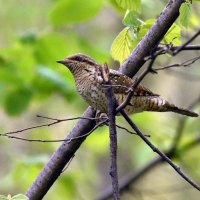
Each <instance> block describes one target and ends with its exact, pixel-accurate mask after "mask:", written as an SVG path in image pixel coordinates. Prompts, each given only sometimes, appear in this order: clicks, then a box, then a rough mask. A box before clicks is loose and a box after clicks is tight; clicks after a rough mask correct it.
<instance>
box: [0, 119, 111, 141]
mask: <svg viewBox="0 0 200 200" xmlns="http://www.w3.org/2000/svg"><path fill="white" fill-rule="evenodd" d="M107 121H108V119H105V120H104V121H102V122H100V123H98V124H97V125H96V126H95V127H94V128H93V129H92V130H91V131H89V132H88V133H86V134H83V135H81V136H77V137H72V138H68V139H60V140H41V139H27V138H23V137H18V136H13V135H12V136H11V135H9V134H5V133H4V134H0V136H3V137H7V138H11V139H17V140H22V141H26V142H44V143H46V142H67V143H70V142H71V141H73V140H77V139H80V138H84V137H86V136H88V135H90V134H91V133H92V132H93V131H94V130H96V129H97V128H98V127H99V126H101V125H103V124H104V123H105V122H107Z"/></svg>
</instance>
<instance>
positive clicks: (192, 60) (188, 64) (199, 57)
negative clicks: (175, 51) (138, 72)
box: [154, 56, 200, 71]
mask: <svg viewBox="0 0 200 200" xmlns="http://www.w3.org/2000/svg"><path fill="white" fill-rule="evenodd" d="M199 59H200V56H197V57H195V58H192V59H189V60H186V61H184V62H182V63H179V64H178V63H176V64H172V65H167V66H165V67H159V68H154V70H156V71H158V70H164V69H169V68H174V67H190V65H192V64H193V63H195V62H196V61H197V60H199Z"/></svg>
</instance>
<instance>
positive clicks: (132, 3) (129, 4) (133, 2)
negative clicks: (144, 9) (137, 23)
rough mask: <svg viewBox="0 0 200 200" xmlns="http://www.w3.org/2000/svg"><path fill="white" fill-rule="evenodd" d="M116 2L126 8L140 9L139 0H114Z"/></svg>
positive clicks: (138, 10) (137, 10)
mask: <svg viewBox="0 0 200 200" xmlns="http://www.w3.org/2000/svg"><path fill="white" fill-rule="evenodd" d="M116 2H117V3H118V5H119V6H121V7H122V8H124V9H126V10H134V11H136V12H140V11H141V0H116Z"/></svg>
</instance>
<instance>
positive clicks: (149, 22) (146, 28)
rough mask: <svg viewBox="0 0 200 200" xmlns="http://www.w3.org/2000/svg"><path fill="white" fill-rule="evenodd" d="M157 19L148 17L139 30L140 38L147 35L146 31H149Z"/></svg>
mask: <svg viewBox="0 0 200 200" xmlns="http://www.w3.org/2000/svg"><path fill="white" fill-rule="evenodd" d="M155 21H156V20H155V19H148V20H146V21H145V22H144V23H143V24H142V25H141V26H140V30H139V32H138V36H139V38H140V39H142V38H143V37H144V36H145V35H146V33H147V32H148V31H149V29H150V28H151V27H152V25H153V24H154V23H155Z"/></svg>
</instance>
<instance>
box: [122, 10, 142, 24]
mask: <svg viewBox="0 0 200 200" xmlns="http://www.w3.org/2000/svg"><path fill="white" fill-rule="evenodd" d="M123 24H124V25H126V26H130V27H139V26H140V25H141V24H142V21H141V20H140V19H138V18H137V16H136V14H135V12H134V11H132V10H127V12H126V14H125V16H124V19H123Z"/></svg>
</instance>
